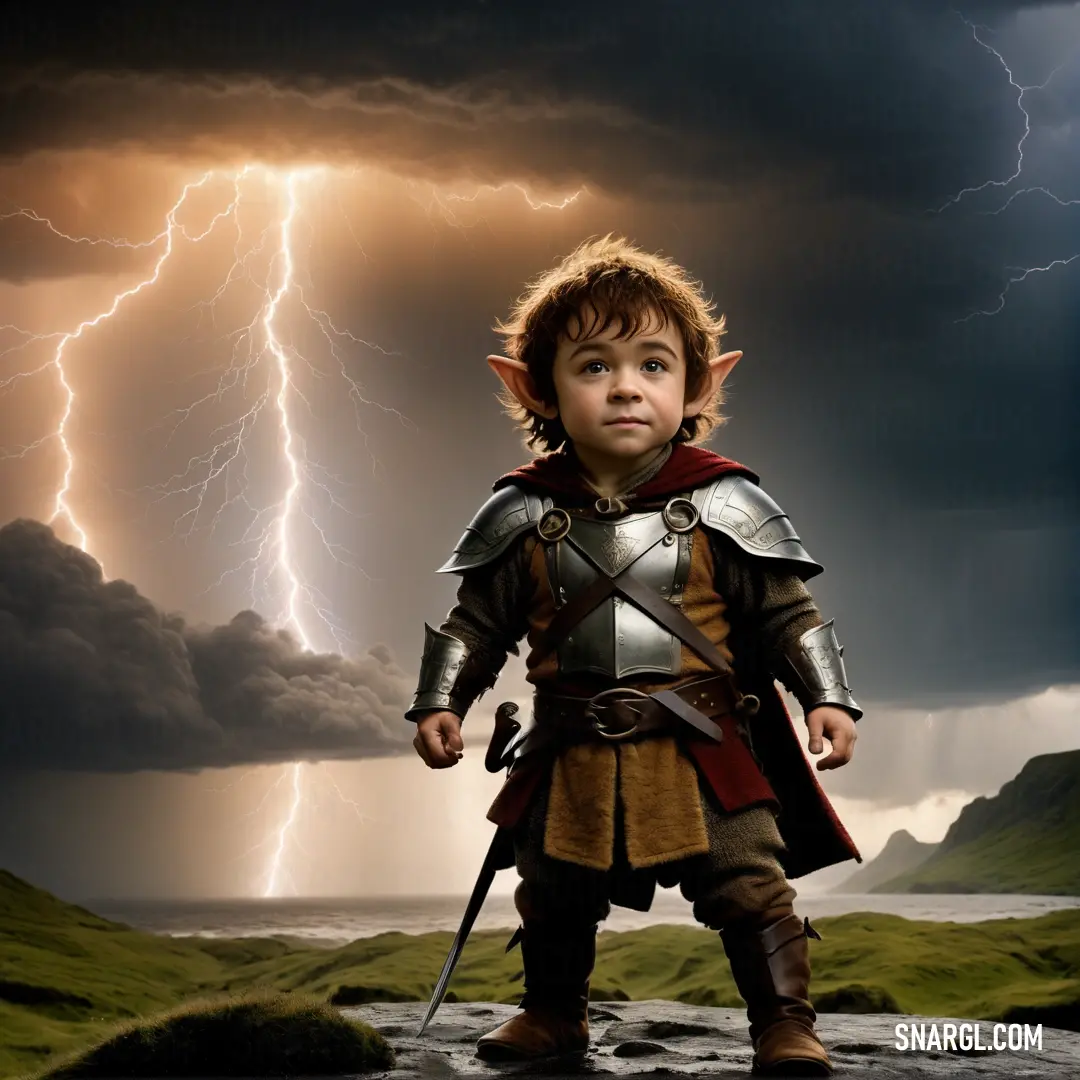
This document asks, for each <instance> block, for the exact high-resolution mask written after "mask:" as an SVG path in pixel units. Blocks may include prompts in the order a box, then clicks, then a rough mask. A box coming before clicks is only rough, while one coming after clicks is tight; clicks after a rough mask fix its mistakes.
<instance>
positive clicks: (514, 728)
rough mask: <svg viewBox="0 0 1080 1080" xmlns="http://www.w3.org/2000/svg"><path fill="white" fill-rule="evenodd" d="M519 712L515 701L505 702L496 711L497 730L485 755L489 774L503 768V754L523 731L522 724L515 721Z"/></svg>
mask: <svg viewBox="0 0 1080 1080" xmlns="http://www.w3.org/2000/svg"><path fill="white" fill-rule="evenodd" d="M517 711H518V707H517V703H516V702H513V701H504V702H503V703H502V704H501V705H500V706H499V707H498V708H497V709H496V710H495V730H494V731H493V732H492V733H491V742H490V743H489V744H488V748H487V753H486V754H485V755H484V768H485V769H487V771H488V772H493V773H494V772H498V771H499V770H500V769H501V768H502V767H503V754H505V753H506V748H507V746H509V745H510V740H511V739H512V738H513V737H514V736H515V735H516V734H517V733H518V732H519V731H520V730H521V724H520V723H518V721H517V720H515V719H514V716H515V715H516V714H517Z"/></svg>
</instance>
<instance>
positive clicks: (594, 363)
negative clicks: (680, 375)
mask: <svg viewBox="0 0 1080 1080" xmlns="http://www.w3.org/2000/svg"><path fill="white" fill-rule="evenodd" d="M647 364H654V365H658V366H656V367H650V368H646V370H647V371H648V372H649V373H650V374H651V375H656V374H658V373H659V372H661V371H666V370H667V364H665V363H664V361H663V360H644V361H642V365H641V366H642V367H646V365H647ZM606 367H607V365H606V364H605V363H604V362H603V360H590V361H588V363H586V364H585V366H584V367H583V368H582V369H581V370H582V371H585V372H588V373H589V374H590V375H599V374H600V370H603V369H604V368H606ZM596 369H600V370H596Z"/></svg>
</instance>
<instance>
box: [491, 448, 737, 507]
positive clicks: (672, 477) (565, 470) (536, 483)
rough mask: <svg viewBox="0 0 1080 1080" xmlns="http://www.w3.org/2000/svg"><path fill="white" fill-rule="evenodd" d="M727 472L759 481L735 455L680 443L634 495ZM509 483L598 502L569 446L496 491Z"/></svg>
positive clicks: (675, 488) (652, 494) (655, 494)
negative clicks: (732, 457)
mask: <svg viewBox="0 0 1080 1080" xmlns="http://www.w3.org/2000/svg"><path fill="white" fill-rule="evenodd" d="M727 473H738V474H740V475H741V476H745V477H747V478H748V479H750V480H753V481H754V483H755V484H756V483H757V482H758V475H757V473H755V472H753V471H752V470H751V469H748V468H747V467H746V466H745V465H740V464H739V463H738V462H737V461H732V460H731V458H726V457H721V456H720V455H719V454H714V453H713V452H712V451H711V450H703V449H701V447H699V446H687V445H686V443H676V444H675V445H674V446H673V447H672V450H671V457H669V458H668V459H667V461H665V462H664V465H663V468H661V470H660V471H659V472H658V473H657V474H656V475H655V476H654V477H653V478H652V479H651V480H648V481H646V482H645V483H644V484H642V485H641V486H640V487H638V488H635V489H634V497H635V500H638V501H640V500H643V499H658V498H661V497H663V496H665V495H675V494H677V493H678V492H680V491H687V490H689V489H690V488H695V487H698V486H700V485H701V484H707V483H708V482H709V481H710V480H715V479H716V478H717V477H719V476H724V475H726V474H727ZM508 484H515V485H516V486H518V487H521V488H532V489H533V490H536V491H544V492H547V493H549V494H554V495H559V496H561V497H562V498H563V499H564V500H571V499H572V500H574V501H579V500H580V501H581V502H583V503H590V502H595V501H596V492H595V491H593V489H592V488H591V487H589V485H588V484H586V483H585V481H584V479H583V478H582V475H581V463H580V462H579V461H578V459H577V456H576V455H575V454H574V452H573V450H570V449H567V448H562V449H559V450H556V451H554V452H553V453H550V454H545V455H544V456H543V457H538V458H536V459H534V460H533V461H530V462H529V464H528V465H522V466H521V468H520V469H515V470H514V471H513V472H509V473H507V474H506V475H505V476H500V477H499V479H498V480H496V481H495V483H494V484H493V485H492V490H493V491H498V490H499V488H502V487H506V486H507V485H508Z"/></svg>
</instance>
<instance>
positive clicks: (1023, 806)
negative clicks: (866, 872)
mask: <svg viewBox="0 0 1080 1080" xmlns="http://www.w3.org/2000/svg"><path fill="white" fill-rule="evenodd" d="M1077 851H1080V750H1070V751H1068V752H1067V753H1063V754H1041V755H1039V756H1038V757H1033V758H1032V759H1031V760H1030V761H1028V762H1027V764H1026V765H1025V766H1024V767H1023V769H1021V770H1020V772H1019V774H1018V775H1017V776H1016V777H1015V779H1013V780H1010V781H1009V782H1008V783H1007V784H1005V785H1004V786H1003V787H1002V789H1001V791H999V792H998V794H997V795H995V796H993V797H991V798H978V799H975V800H974V801H973V802H970V803H968V805H967V806H965V807H964V809H963V810H962V811H961V812H960V816H959V817H958V818H957V819H956V821H955V822H953V824H952V825H951V826H950V828H949V831H948V832H947V833H946V834H945V839H944V840H942V841H941V843H940V844H939V845H938V847H937V850H936V851H935V852H934V853H933V854H932V855H931V856H930V857H929V858H928V859H926V861H925V862H923V863H921V864H920V865H919V866H917V867H915V868H914V869H912V870H909V871H907V872H906V873H902V874H899V875H897V876H895V877H892V878H890V879H888V880H887V881H884V882H882V883H881V884H879V885H876V886H874V887H873V888H871V889H870V891H871V892H875V893H898V892H937V893H969V892H979V893H985V892H994V893H1040V894H1045V895H1070V896H1072V895H1080V859H1077V857H1076V853H1077Z"/></svg>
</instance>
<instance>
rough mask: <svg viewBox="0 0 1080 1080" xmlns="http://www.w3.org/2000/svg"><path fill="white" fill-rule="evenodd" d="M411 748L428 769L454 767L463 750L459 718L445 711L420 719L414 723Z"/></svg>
mask: <svg viewBox="0 0 1080 1080" xmlns="http://www.w3.org/2000/svg"><path fill="white" fill-rule="evenodd" d="M413 746H414V747H415V748H416V752H417V753H418V754H419V755H420V756H421V757H422V758H423V759H424V764H425V765H427V766H428V768H429V769H448V768H450V766H451V765H456V764H457V763H458V762H459V761H460V760H461V755H462V752H463V751H464V750H465V743H464V741H463V740H462V738H461V717H460V716H458V714H457V713H452V712H449V711H447V710H443V711H442V712H432V713H428V714H427V716H423V717H421V718H420V719H419V720H418V721H417V723H416V737H415V738H414V739H413Z"/></svg>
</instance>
